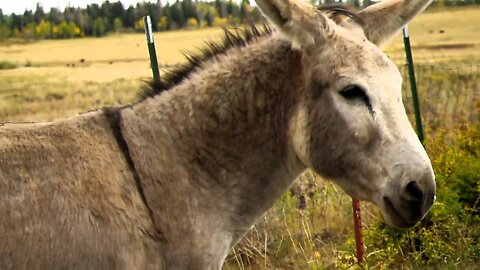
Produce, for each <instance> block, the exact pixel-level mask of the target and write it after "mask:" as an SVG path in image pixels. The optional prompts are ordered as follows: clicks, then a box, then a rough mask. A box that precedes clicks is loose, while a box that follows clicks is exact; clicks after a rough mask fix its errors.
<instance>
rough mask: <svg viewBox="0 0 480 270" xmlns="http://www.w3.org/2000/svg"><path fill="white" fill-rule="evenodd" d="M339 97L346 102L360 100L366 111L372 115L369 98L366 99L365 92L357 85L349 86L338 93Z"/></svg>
mask: <svg viewBox="0 0 480 270" xmlns="http://www.w3.org/2000/svg"><path fill="white" fill-rule="evenodd" d="M340 95H342V97H343V98H345V99H347V100H360V101H362V102H363V103H364V104H365V105H366V106H367V108H368V110H369V111H370V112H371V113H373V108H372V103H370V98H368V96H367V94H366V93H365V90H363V88H362V87H360V86H358V85H349V86H347V87H345V88H344V89H342V90H341V91H340Z"/></svg>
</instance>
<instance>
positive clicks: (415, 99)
mask: <svg viewBox="0 0 480 270" xmlns="http://www.w3.org/2000/svg"><path fill="white" fill-rule="evenodd" d="M403 43H404V45H405V55H406V57H407V67H408V77H409V79H410V89H411V90H412V100H413V111H414V113H415V126H416V127H417V135H418V139H419V140H420V142H422V144H423V140H424V135H423V125H422V116H421V114H420V102H419V101H418V93H417V82H416V79H415V69H414V67H413V57H412V49H411V47H410V36H409V33H408V25H405V27H404V28H403Z"/></svg>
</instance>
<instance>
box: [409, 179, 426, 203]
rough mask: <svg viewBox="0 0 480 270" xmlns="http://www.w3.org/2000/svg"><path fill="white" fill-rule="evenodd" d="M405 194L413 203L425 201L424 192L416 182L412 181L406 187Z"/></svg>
mask: <svg viewBox="0 0 480 270" xmlns="http://www.w3.org/2000/svg"><path fill="white" fill-rule="evenodd" d="M405 193H406V195H408V197H409V200H411V201H422V199H423V191H422V189H421V188H420V186H419V185H418V183H417V182H416V181H410V182H409V183H408V184H407V186H405Z"/></svg>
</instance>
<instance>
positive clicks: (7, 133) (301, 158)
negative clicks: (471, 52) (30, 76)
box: [0, 0, 435, 269]
mask: <svg viewBox="0 0 480 270" xmlns="http://www.w3.org/2000/svg"><path fill="white" fill-rule="evenodd" d="M429 2H430V0H386V1H384V2H381V3H379V4H376V5H373V6H371V7H369V8H366V9H364V10H362V11H360V12H359V13H358V14H356V15H353V14H351V15H352V16H344V15H349V13H348V12H343V13H344V14H339V13H338V12H335V11H334V9H330V10H325V9H323V10H322V9H320V10H319V9H316V8H314V7H313V6H311V5H309V4H307V3H305V2H301V0H257V4H258V6H259V7H260V8H261V10H262V11H263V12H264V14H265V15H266V16H267V18H269V20H270V21H271V22H272V24H273V25H274V27H275V28H276V29H277V30H278V31H277V32H275V33H272V34H266V35H264V36H262V37H260V36H258V35H256V36H255V37H254V38H250V39H248V40H247V39H243V42H241V39H239V38H238V37H237V39H235V40H237V41H238V43H239V44H237V45H238V46H231V47H229V48H226V49H225V50H224V51H222V50H220V49H219V50H218V51H219V53H217V54H216V56H215V57H209V58H207V59H204V60H202V61H197V63H196V64H195V65H194V67H193V68H191V69H192V70H190V72H186V73H185V74H184V76H180V77H181V78H177V79H176V81H175V83H172V85H171V86H170V89H168V90H167V91H162V92H161V93H158V94H152V97H148V98H145V99H143V100H142V101H140V102H138V103H136V104H132V105H130V106H126V107H123V108H112V109H104V110H98V111H93V112H89V113H86V114H82V115H79V116H76V117H73V118H69V119H62V120H57V121H53V122H48V123H34V124H4V125H3V126H1V127H0V269H220V268H221V267H222V264H223V260H224V258H225V257H226V255H227V253H228V251H229V249H230V248H231V247H232V246H233V245H234V244H235V243H237V242H238V241H239V240H240V239H241V238H242V236H243V235H244V234H245V233H246V232H247V231H248V229H249V228H250V227H251V226H252V225H253V224H254V223H255V221H256V220H257V218H258V217H260V216H261V215H262V214H263V213H265V211H266V210H268V209H269V208H270V207H271V206H272V205H273V203H274V202H275V200H276V199H277V198H278V197H279V196H280V195H281V194H282V193H283V192H284V191H285V190H286V189H288V187H289V186H290V185H291V184H292V182H293V181H294V180H295V178H296V177H297V176H298V175H299V174H300V173H302V172H303V171H304V170H305V169H307V168H311V169H313V170H314V171H315V172H317V173H318V174H319V175H321V176H323V177H324V178H326V179H329V180H331V181H334V182H335V183H337V184H338V185H339V186H341V187H342V188H343V189H344V190H345V191H346V192H347V193H348V194H350V195H351V196H353V197H355V198H358V199H363V200H368V201H372V202H373V203H375V204H377V205H378V206H379V207H380V209H381V211H382V213H383V215H384V217H385V219H386V221H387V222H388V223H389V224H391V225H392V226H395V227H407V226H412V225H413V224H415V223H416V222H417V221H418V220H420V219H421V218H422V217H423V216H424V215H425V214H426V212H427V211H428V209H429V208H430V206H431V205H432V203H433V200H434V199H433V198H434V194H435V182H434V175H433V171H432V168H431V165H430V161H429V159H428V157H427V155H426V153H425V151H424V149H423V147H422V146H421V144H420V143H419V142H418V139H417V138H416V136H415V133H414V131H413V129H412V127H411V126H410V124H409V123H408V119H407V117H406V114H405V111H404V109H403V105H402V102H401V96H400V84H401V77H400V74H399V72H398V70H397V68H396V66H395V65H394V64H393V63H392V62H391V61H390V60H389V59H388V58H387V57H386V56H385V55H384V54H383V53H382V52H381V51H380V50H379V49H378V47H377V46H376V44H377V45H378V44H381V43H382V42H383V41H384V40H386V39H387V38H389V37H390V36H392V35H393V34H394V33H395V32H396V31H398V30H399V29H400V28H401V27H402V26H403V25H404V24H405V23H407V21H408V20H410V19H411V18H412V17H413V16H414V15H416V14H417V13H419V12H421V11H422V10H423V9H424V8H425V7H426V6H427V5H428V4H429ZM356 17H357V18H356ZM385 22H386V23H385ZM362 25H363V26H362ZM277 33H280V34H281V35H278V34H277ZM367 38H369V39H370V41H369V40H368V39H367ZM246 40H247V41H246ZM241 43H244V44H241ZM245 43H246V44H245ZM213 51H215V50H213ZM220 51H222V52H220ZM197 60H198V59H197ZM193 61H196V60H195V59H194V60H193Z"/></svg>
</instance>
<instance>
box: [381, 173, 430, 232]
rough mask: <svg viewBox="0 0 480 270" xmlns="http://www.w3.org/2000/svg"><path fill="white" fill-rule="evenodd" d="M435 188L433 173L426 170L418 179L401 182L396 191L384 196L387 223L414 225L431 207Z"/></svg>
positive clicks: (400, 226)
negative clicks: (398, 189)
mask: <svg viewBox="0 0 480 270" xmlns="http://www.w3.org/2000/svg"><path fill="white" fill-rule="evenodd" d="M435 189H436V186H435V179H434V175H433V173H432V172H431V171H428V172H425V173H424V174H423V175H422V177H420V179H417V180H409V181H405V182H404V183H402V184H401V186H400V191H399V192H398V193H396V194H392V195H390V196H384V197H383V203H384V209H385V211H386V214H387V215H388V218H387V220H388V221H390V222H389V223H391V225H392V226H394V227H399V228H406V227H411V226H413V225H415V224H416V223H417V222H418V221H420V220H421V219H422V218H423V217H424V216H425V215H426V214H427V212H428V210H430V208H431V207H432V205H433V203H434V201H435Z"/></svg>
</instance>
